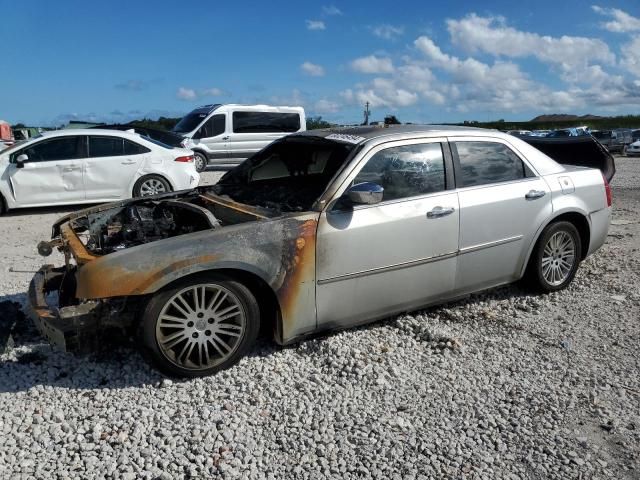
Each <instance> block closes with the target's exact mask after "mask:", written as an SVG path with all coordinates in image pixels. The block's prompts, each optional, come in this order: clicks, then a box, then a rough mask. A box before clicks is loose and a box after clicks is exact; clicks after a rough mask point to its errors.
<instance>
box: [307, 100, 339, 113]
mask: <svg viewBox="0 0 640 480" xmlns="http://www.w3.org/2000/svg"><path fill="white" fill-rule="evenodd" d="M340 109H341V105H340V104H339V103H337V102H334V101H332V100H327V99H326V98H322V99H320V100H318V101H317V102H316V103H315V104H314V106H313V110H314V111H315V112H317V113H337V112H339V111H340Z"/></svg>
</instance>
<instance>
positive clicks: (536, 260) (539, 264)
mask: <svg viewBox="0 0 640 480" xmlns="http://www.w3.org/2000/svg"><path fill="white" fill-rule="evenodd" d="M554 235H557V236H556V237H555V238H562V239H566V240H567V241H569V239H570V241H571V242H572V243H573V259H572V260H571V261H570V262H569V260H568V258H569V257H565V256H563V255H559V254H558V252H559V251H561V250H560V249H559V248H556V249H555V250H554V248H553V244H552V242H553V241H552V238H553V237H554ZM550 241H551V243H550ZM546 247H549V249H548V250H547V253H548V254H549V255H550V256H547V257H546V260H545V261H546V263H547V265H546V266H548V268H547V269H545V268H544V267H543V258H544V257H545V248H546ZM567 251H569V250H567ZM549 252H551V253H549ZM556 256H557V258H556ZM581 259H582V243H581V240H580V233H579V232H578V229H577V228H576V227H575V225H574V224H573V223H571V222H566V221H559V222H555V223H552V224H550V225H548V226H547V227H546V228H545V229H544V230H543V231H542V233H541V234H540V238H539V239H538V241H537V242H536V246H535V247H534V249H533V252H532V253H531V258H530V259H529V265H528V266H527V272H526V274H525V281H526V283H527V284H528V285H529V286H530V287H532V288H533V289H535V290H538V291H542V292H555V291H558V290H562V289H563V288H566V287H567V286H568V285H569V284H570V283H571V281H572V280H573V278H574V277H575V275H576V272H577V271H578V267H579V266H580V261H581ZM565 262H569V263H570V267H568V266H567V265H566V263H565ZM563 268H565V269H566V272H562V271H561V270H562V269H563ZM553 269H555V271H556V272H558V273H557V278H555V281H551V279H550V278H549V277H550V276H553V272H552V271H551V270H553ZM545 272H546V274H545Z"/></svg>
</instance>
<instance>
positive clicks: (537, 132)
mask: <svg viewBox="0 0 640 480" xmlns="http://www.w3.org/2000/svg"><path fill="white" fill-rule="evenodd" d="M549 132H551V130H533V131H532V132H531V136H532V137H546V136H547V135H549Z"/></svg>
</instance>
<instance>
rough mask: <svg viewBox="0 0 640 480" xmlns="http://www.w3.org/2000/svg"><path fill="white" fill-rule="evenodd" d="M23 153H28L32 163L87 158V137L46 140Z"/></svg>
mask: <svg viewBox="0 0 640 480" xmlns="http://www.w3.org/2000/svg"><path fill="white" fill-rule="evenodd" d="M21 153H26V154H27V155H28V156H29V161H30V162H45V161H50V160H76V159H78V158H86V156H87V147H86V137H84V136H65V137H60V138H54V139H52V140H44V141H42V142H38V143H36V144H35V145H32V146H30V147H28V148H26V149H25V150H24V151H23V152H21ZM14 155H15V154H14Z"/></svg>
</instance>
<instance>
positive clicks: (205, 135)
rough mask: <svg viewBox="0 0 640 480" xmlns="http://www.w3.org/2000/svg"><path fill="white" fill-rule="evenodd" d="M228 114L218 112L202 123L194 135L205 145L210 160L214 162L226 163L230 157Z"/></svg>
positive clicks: (197, 140)
mask: <svg viewBox="0 0 640 480" xmlns="http://www.w3.org/2000/svg"><path fill="white" fill-rule="evenodd" d="M227 132H228V129H227V114H226V113H216V114H215V115H212V116H211V117H209V118H208V119H207V121H206V122H204V123H203V124H202V126H201V127H200V129H199V130H198V131H197V132H196V134H195V135H194V136H193V139H194V140H196V146H197V144H198V143H200V144H202V145H203V146H204V149H205V151H206V152H207V156H208V157H209V160H212V161H213V162H214V163H215V162H218V163H224V162H225V161H226V160H227V159H228V158H229V134H228V133H227Z"/></svg>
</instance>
